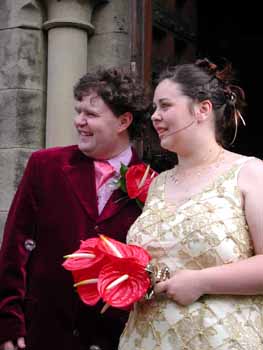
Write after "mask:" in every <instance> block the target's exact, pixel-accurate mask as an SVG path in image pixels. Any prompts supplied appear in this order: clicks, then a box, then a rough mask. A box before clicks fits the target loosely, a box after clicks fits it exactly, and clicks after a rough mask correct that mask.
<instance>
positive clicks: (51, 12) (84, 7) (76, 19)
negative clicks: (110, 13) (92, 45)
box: [43, 0, 94, 34]
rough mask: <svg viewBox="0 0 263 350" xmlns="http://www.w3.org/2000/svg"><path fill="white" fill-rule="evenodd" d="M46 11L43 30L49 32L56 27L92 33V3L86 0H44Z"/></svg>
mask: <svg viewBox="0 0 263 350" xmlns="http://www.w3.org/2000/svg"><path fill="white" fill-rule="evenodd" d="M44 3H45V5H46V9H47V20H46V21H45V22H44V23H43V28H44V29H45V30H49V29H52V28H57V27H73V28H79V29H84V30H86V31H87V32H88V34H92V33H93V32H94V27H93V25H92V24H91V15H92V10H93V6H94V5H93V3H92V1H87V0H61V1H57V0H44Z"/></svg>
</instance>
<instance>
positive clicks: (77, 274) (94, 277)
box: [72, 264, 102, 306]
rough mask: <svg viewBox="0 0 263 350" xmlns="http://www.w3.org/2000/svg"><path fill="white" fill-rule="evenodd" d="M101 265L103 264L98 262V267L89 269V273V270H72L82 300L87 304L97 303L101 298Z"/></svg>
mask: <svg viewBox="0 0 263 350" xmlns="http://www.w3.org/2000/svg"><path fill="white" fill-rule="evenodd" d="M94 267H95V266H94ZM101 267H102V266H101V264H97V265H96V268H93V269H89V273H87V270H78V271H77V270H75V271H72V274H73V277H74V281H75V284H74V286H75V287H77V291H78V294H79V296H80V298H81V300H82V301H83V302H84V303H85V304H87V305H91V306H92V305H95V304H97V302H98V301H99V300H100V298H101V296H100V294H99V292H98V287H97V282H98V276H99V271H100V269H101Z"/></svg>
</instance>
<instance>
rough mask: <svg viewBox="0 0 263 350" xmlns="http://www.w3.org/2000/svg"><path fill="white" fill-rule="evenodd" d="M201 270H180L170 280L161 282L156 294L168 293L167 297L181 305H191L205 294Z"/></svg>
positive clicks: (156, 287) (157, 285)
mask: <svg viewBox="0 0 263 350" xmlns="http://www.w3.org/2000/svg"><path fill="white" fill-rule="evenodd" d="M200 272H201V271H200V270H180V271H177V272H176V273H175V274H174V275H173V276H172V277H171V278H170V279H168V280H166V281H164V282H159V283H157V284H156V286H155V288H154V292H155V293H156V294H159V293H166V294H167V297H168V298H170V299H172V300H174V301H175V302H177V303H178V304H180V305H184V306H186V305H189V304H192V303H193V302H194V301H196V300H197V299H199V298H200V297H201V296H202V295H203V294H204V291H203V290H204V289H203V285H202V280H201V276H200V275H201V274H200Z"/></svg>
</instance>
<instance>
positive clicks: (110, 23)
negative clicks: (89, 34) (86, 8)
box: [92, 0, 129, 34]
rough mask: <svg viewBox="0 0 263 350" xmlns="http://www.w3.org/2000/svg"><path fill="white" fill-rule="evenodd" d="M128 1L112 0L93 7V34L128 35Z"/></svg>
mask: <svg viewBox="0 0 263 350" xmlns="http://www.w3.org/2000/svg"><path fill="white" fill-rule="evenodd" d="M128 13H129V1H123V0H114V1H110V2H109V3H106V4H102V5H98V6H96V7H95V9H94V12H93V16H92V24H93V25H94V26H95V33H96V34H101V33H110V32H117V33H118V32H120V33H123V32H124V33H128V27H129V22H128V21H129V14H128Z"/></svg>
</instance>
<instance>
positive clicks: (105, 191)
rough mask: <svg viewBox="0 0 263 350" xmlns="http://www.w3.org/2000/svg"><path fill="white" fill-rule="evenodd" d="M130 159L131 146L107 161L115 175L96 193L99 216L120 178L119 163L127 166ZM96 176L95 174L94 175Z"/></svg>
mask: <svg viewBox="0 0 263 350" xmlns="http://www.w3.org/2000/svg"><path fill="white" fill-rule="evenodd" d="M131 157H132V150H131V146H129V147H128V148H126V150H124V151H123V152H122V153H120V154H119V155H117V156H116V157H114V158H111V159H108V162H109V163H110V164H111V165H112V166H113V167H114V169H115V171H116V172H115V175H113V176H112V177H111V178H110V179H109V180H108V181H106V182H105V183H104V184H103V185H102V186H101V187H100V188H99V190H98V191H97V201H98V212H99V214H101V212H102V210H103V208H104V207H105V205H106V203H107V202H108V200H109V198H110V196H111V195H112V192H113V191H114V190H116V188H117V187H118V186H117V181H118V179H119V177H120V167H121V163H122V164H124V165H128V164H129V163H130V160H131ZM95 176H96V174H95Z"/></svg>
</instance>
